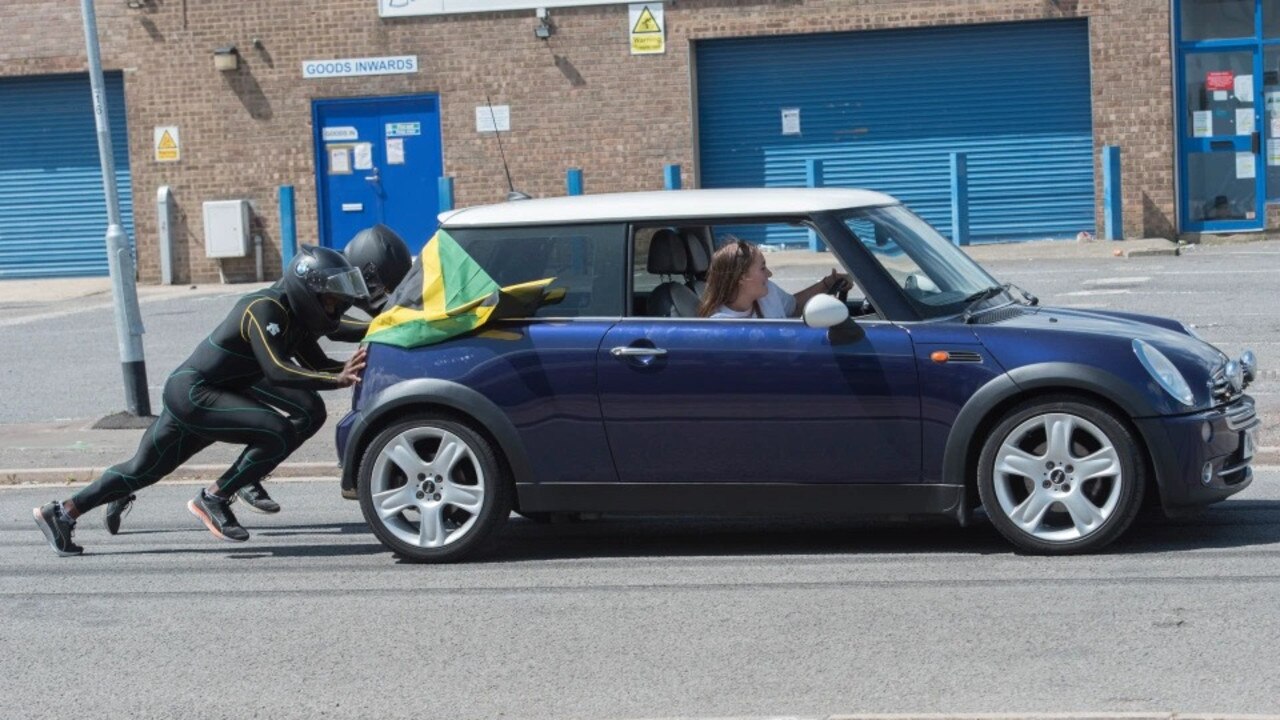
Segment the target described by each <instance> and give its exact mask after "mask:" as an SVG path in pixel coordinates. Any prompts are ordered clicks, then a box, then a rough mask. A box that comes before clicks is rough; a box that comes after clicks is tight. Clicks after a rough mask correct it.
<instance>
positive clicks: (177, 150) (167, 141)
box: [155, 125, 182, 162]
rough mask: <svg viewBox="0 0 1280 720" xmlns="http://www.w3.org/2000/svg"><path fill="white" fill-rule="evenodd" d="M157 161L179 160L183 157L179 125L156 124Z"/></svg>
mask: <svg viewBox="0 0 1280 720" xmlns="http://www.w3.org/2000/svg"><path fill="white" fill-rule="evenodd" d="M155 138H156V141H155V146H156V162H178V160H180V159H182V146H181V144H180V141H179V139H178V126H177V125H167V126H156V133H155Z"/></svg>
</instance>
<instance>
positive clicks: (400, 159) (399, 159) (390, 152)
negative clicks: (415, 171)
mask: <svg viewBox="0 0 1280 720" xmlns="http://www.w3.org/2000/svg"><path fill="white" fill-rule="evenodd" d="M387 164H388V165H403V164H404V138H387Z"/></svg>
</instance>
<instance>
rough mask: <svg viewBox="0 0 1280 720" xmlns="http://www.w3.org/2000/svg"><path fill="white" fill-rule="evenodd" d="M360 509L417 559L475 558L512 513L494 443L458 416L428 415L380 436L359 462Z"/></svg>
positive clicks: (376, 529) (397, 548) (386, 541)
mask: <svg viewBox="0 0 1280 720" xmlns="http://www.w3.org/2000/svg"><path fill="white" fill-rule="evenodd" d="M359 483H360V485H359V493H360V510H361V511H362V512H363V513H364V518H365V521H367V522H368V523H369V527H370V528H372V529H373V533H374V535H376V536H377V537H378V539H379V540H380V541H382V544H383V545H386V546H387V547H388V548H390V549H391V550H392V551H393V552H395V553H396V554H398V555H400V556H401V557H403V558H405V559H407V560H413V561H416V562H431V563H446V562H456V561H459V560H464V559H468V558H471V557H474V556H475V555H476V554H477V553H479V552H480V551H482V550H484V549H487V546H488V545H489V541H490V540H491V539H492V537H493V536H494V535H495V534H496V532H497V530H498V528H499V527H501V525H502V523H503V522H504V521H505V520H506V518H507V515H508V514H509V513H510V511H511V488H510V484H509V482H508V480H507V478H506V477H505V474H504V473H503V470H502V464H501V463H500V462H498V458H497V455H496V452H495V450H494V448H493V446H492V445H491V444H490V442H489V441H488V440H487V439H485V438H484V437H483V436H482V435H480V434H479V433H477V432H476V431H475V430H473V429H471V428H470V427H468V426H466V425H464V424H462V423H460V422H457V421H456V420H454V419H452V418H447V417H442V416H437V415H432V414H424V415H416V416H414V417H411V418H408V419H406V420H403V421H400V422H398V423H396V424H394V425H391V426H390V427H388V428H386V429H384V430H383V431H382V432H380V433H378V434H377V436H375V437H374V439H373V441H372V442H371V443H370V444H369V448H368V450H367V451H366V452H365V454H364V458H363V460H362V461H361V463H360V472H359Z"/></svg>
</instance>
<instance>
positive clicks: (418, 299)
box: [364, 230, 564, 348]
mask: <svg viewBox="0 0 1280 720" xmlns="http://www.w3.org/2000/svg"><path fill="white" fill-rule="evenodd" d="M553 280H555V278H544V279H542V280H534V281H532V282H526V283H521V284H519V285H509V286H507V287H499V286H498V283H496V282H494V280H493V278H491V277H489V274H488V273H486V272H485V271H484V268H482V267H480V265H479V264H478V263H477V262H476V261H475V260H473V259H472V258H471V256H470V255H468V254H467V253H466V251H465V250H463V249H462V247H461V246H460V245H458V243H457V241H455V240H454V239H453V238H452V237H450V236H449V233H447V232H445V231H444V230H439V231H437V232H436V234H435V237H434V238H432V239H431V240H430V241H429V242H428V243H427V244H426V246H425V247H423V248H422V254H421V255H419V256H418V261H417V262H415V263H414V264H413V269H412V270H410V271H409V274H408V275H406V276H405V278H404V280H403V281H402V282H401V283H400V286H399V287H398V288H396V291H395V294H394V295H392V297H391V300H390V301H389V302H388V307H389V309H388V310H386V311H384V312H383V313H382V314H381V315H378V316H377V317H376V318H374V319H373V322H372V323H370V324H369V332H368V334H366V335H365V336H364V340H365V342H375V343H384V344H386V345H395V346H397V347H405V348H410V347H419V346H422V345H431V344H434V343H438V342H441V341H443V340H446V339H448V338H451V337H454V336H455V335H461V334H463V333H467V332H471V331H472V330H475V329H476V328H478V327H480V326H482V325H484V324H485V323H486V322H488V321H490V320H498V319H502V318H515V317H529V316H530V315H532V314H533V311H534V310H536V309H537V308H538V306H539V305H541V304H543V303H547V302H555V301H557V300H559V299H561V298H563V296H564V291H563V290H548V289H547V286H548V285H549V284H551V282H552V281H553Z"/></svg>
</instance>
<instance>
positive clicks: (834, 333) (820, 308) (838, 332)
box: [802, 295, 867, 345]
mask: <svg viewBox="0 0 1280 720" xmlns="http://www.w3.org/2000/svg"><path fill="white" fill-rule="evenodd" d="M802 317H803V318H804V324H805V325H808V326H809V327H811V328H826V329H827V337H828V338H829V339H830V340H831V344H832V345H848V344H850V343H856V342H858V341H859V340H861V339H862V338H864V337H866V335H867V333H866V331H865V330H863V329H862V328H861V327H860V326H859V325H858V323H856V322H854V321H853V318H852V317H850V316H849V306H848V305H845V304H844V303H843V302H841V301H840V300H837V299H835V298H833V297H831V296H830V295H814V296H813V297H811V298H809V302H807V303H805V304H804V313H803V315H802Z"/></svg>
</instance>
